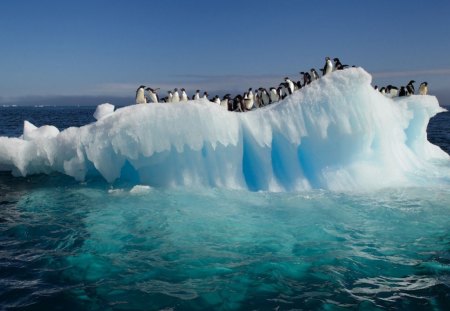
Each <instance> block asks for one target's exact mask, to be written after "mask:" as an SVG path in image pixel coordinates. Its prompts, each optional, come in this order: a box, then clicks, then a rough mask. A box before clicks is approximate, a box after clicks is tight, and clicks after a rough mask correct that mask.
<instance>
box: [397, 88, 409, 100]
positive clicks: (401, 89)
mask: <svg viewBox="0 0 450 311" xmlns="http://www.w3.org/2000/svg"><path fill="white" fill-rule="evenodd" d="M406 95H408V92H407V90H406V88H405V87H404V86H402V87H401V88H400V92H399V93H398V97H403V96H406Z"/></svg>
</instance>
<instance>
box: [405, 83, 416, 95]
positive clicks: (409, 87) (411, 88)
mask: <svg viewBox="0 0 450 311" xmlns="http://www.w3.org/2000/svg"><path fill="white" fill-rule="evenodd" d="M413 83H416V81H414V80H411V81H409V82H408V84H407V85H406V91H407V92H408V95H414V93H415V92H416V90H415V88H414V84H413Z"/></svg>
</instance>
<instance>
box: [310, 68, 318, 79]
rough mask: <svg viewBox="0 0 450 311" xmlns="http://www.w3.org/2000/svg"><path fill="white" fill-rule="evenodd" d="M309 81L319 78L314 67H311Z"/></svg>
mask: <svg viewBox="0 0 450 311" xmlns="http://www.w3.org/2000/svg"><path fill="white" fill-rule="evenodd" d="M310 72H311V81H314V80H319V75H318V74H317V71H316V70H315V69H314V68H311V71H310Z"/></svg>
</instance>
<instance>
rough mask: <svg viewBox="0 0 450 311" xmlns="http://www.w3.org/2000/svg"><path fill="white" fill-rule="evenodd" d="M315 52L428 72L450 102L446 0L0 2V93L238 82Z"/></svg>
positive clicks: (379, 80) (217, 86)
mask: <svg viewBox="0 0 450 311" xmlns="http://www.w3.org/2000/svg"><path fill="white" fill-rule="evenodd" d="M325 56H330V57H332V58H333V57H339V58H340V59H341V61H342V62H343V63H345V64H349V65H357V66H362V67H363V68H365V69H366V70H367V71H368V72H370V73H371V74H372V75H373V77H374V84H378V85H385V84H394V85H404V84H406V83H407V82H408V81H409V80H410V79H414V80H416V81H417V82H418V83H417V85H416V86H418V84H419V83H420V82H422V81H428V82H429V84H430V86H429V88H430V92H431V93H433V94H436V95H437V96H438V98H439V99H440V101H441V104H450V59H449V57H450V1H444V0H442V1H438V0H436V1H415V0H409V1H392V0H377V1H369V0H368V1H361V0H342V1H337V0H335V1H331V0H329V1H266V0H255V1H253V0H251V1H244V0H241V1H231V0H227V1H225V0H224V1H214V0H209V1H203V0H197V1H181V0H179V1H176V0H164V1H138V0H127V1H119V0H117V1H115V0H109V1H106V0H98V1H96V0H89V1H81V0H77V1H56V0H53V1H52V0H39V1H34V0H29V1H24V0H14V1H1V2H0V103H2V102H3V103H5V102H11V101H12V100H16V101H17V102H18V103H30V102H34V101H36V102H37V101H49V100H52V99H53V100H54V99H55V98H57V102H58V103H60V104H73V103H74V101H75V102H76V101H77V100H78V101H79V102H80V103H82V104H85V103H86V102H90V103H91V104H93V105H96V104H99V103H100V102H105V101H109V102H111V103H113V104H114V103H115V102H114V101H115V100H116V101H119V97H122V101H123V100H124V98H125V101H126V102H129V103H132V102H133V99H134V93H135V90H136V88H137V86H139V85H140V84H144V85H148V86H152V87H160V88H161V89H162V90H167V89H169V88H170V89H171V88H174V87H178V88H181V87H185V88H186V89H187V90H188V93H189V94H192V92H193V91H194V90H195V89H197V88H199V89H202V90H207V91H208V92H209V93H210V94H211V95H215V94H214V93H222V94H223V92H226V91H229V92H243V91H245V90H246V89H247V88H248V87H260V86H264V87H270V86H272V85H275V84H278V83H279V82H280V81H281V80H282V78H283V77H285V76H289V77H291V78H292V79H295V80H298V79H299V75H298V72H299V71H303V70H309V69H310V68H312V67H315V68H321V67H323V64H324V57H325ZM59 96H64V97H61V98H60V97H59ZM94 96H95V97H94Z"/></svg>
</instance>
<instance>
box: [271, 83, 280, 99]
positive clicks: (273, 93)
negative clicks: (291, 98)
mask: <svg viewBox="0 0 450 311" xmlns="http://www.w3.org/2000/svg"><path fill="white" fill-rule="evenodd" d="M279 100H280V96H279V95H278V92H277V89H276V88H274V87H271V88H270V102H271V103H275V102H277V101H279Z"/></svg>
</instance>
